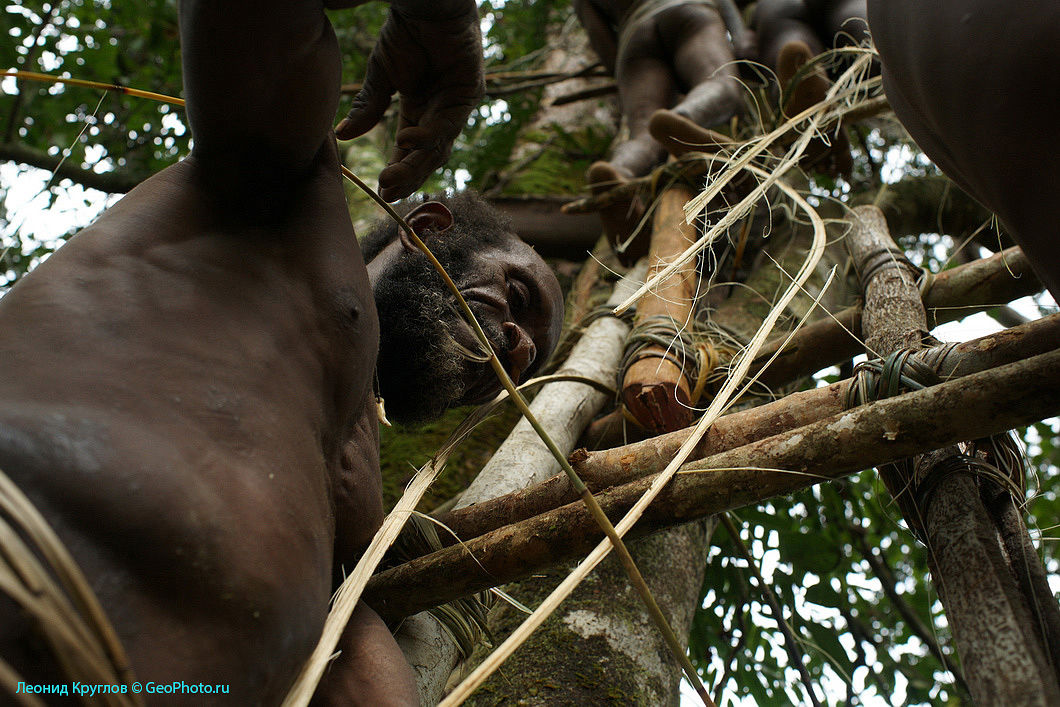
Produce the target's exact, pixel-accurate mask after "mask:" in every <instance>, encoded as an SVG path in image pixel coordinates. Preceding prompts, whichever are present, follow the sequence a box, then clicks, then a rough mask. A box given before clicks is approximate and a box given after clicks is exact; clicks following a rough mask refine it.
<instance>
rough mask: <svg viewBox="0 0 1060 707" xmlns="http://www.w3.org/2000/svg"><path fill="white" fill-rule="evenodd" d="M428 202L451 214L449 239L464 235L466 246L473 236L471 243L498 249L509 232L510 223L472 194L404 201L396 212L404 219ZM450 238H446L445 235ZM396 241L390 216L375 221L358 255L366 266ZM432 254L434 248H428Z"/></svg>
mask: <svg viewBox="0 0 1060 707" xmlns="http://www.w3.org/2000/svg"><path fill="white" fill-rule="evenodd" d="M427 201H437V202H439V203H441V204H445V206H446V207H447V208H448V209H449V211H450V212H452V214H453V226H452V229H451V232H452V233H451V235H454V236H458V237H459V236H461V235H464V236H465V237H464V238H461V239H460V240H463V241H464V242H467V237H466V235H467V234H469V235H473V236H474V239H475V240H477V241H478V242H479V243H481V244H482V245H498V244H500V243H502V242H503V241H504V239H505V237H506V235H505V234H509V233H511V232H512V225H511V222H510V221H509V220H508V219H507V218H506V217H505V216H502V215H501V213H500V212H499V211H497V210H496V209H494V208H493V207H492V206H490V205H489V202H487V201H486V200H485V199H483V198H482V196H481V195H480V194H479V193H478V192H475V191H462V192H457V193H455V194H453V195H452V196H446V195H445V194H434V195H425V196H424V197H422V198H419V199H406V200H405V201H403V202H401V204H399V205H398V207H397V208H396V209H395V210H396V211H397V212H398V213H399V214H401V215H402V216H405V215H407V214H408V213H409V212H410V211H412V210H413V209H415V208H416V207H417V206H419V205H420V204H422V203H424V202H427ZM447 235H449V234H447ZM397 237H398V223H397V221H395V220H394V219H392V218H390V217H389V216H388V217H387V218H385V219H380V220H379V221H376V222H375V223H374V224H372V226H370V227H369V229H368V232H367V233H365V234H364V236H362V237H361V253H362V254H363V255H364V261H365V262H369V261H370V260H372V259H373V258H374V257H375V256H377V255H379V251H381V250H383V248H385V247H386V246H387V245H389V244H390V243H392V242H393V241H394V239H396V238H397ZM428 246H429V247H430V248H431V250H434V246H433V245H431V244H428Z"/></svg>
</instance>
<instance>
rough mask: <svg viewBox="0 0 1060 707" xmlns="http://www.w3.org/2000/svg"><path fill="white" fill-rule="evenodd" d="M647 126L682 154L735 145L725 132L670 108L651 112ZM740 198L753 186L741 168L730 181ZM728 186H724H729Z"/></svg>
mask: <svg viewBox="0 0 1060 707" xmlns="http://www.w3.org/2000/svg"><path fill="white" fill-rule="evenodd" d="M648 129H649V130H650V131H651V135H652V137H654V138H655V139H656V140H657V141H658V142H659V143H660V144H661V145H663V146H664V147H665V148H666V150H667V152H669V153H670V154H671V155H673V156H674V157H675V158H676V157H681V156H682V155H685V154H687V153H689V152H719V151H722V150H725V149H726V148H729V149H730V150H731V148H733V147H735V146H736V145H737V144H738V143H737V142H736V141H735V140H733V139H732V138H731V137H729V136H728V135H722V134H721V133H719V132H715V131H713V130H711V129H710V128H704V127H701V126H699V125H697V124H696V123H694V122H693V121H691V120H689V119H688V118H686V117H685V116H683V115H681V114H680V113H675V112H674V111H672V110H657V111H655V112H654V113H653V114H652V116H651V121H650V122H649V123H648ZM728 187H731V188H732V193H734V194H735V195H736V196H737V197H738V198H737V200H739V199H742V198H743V197H745V196H747V195H748V194H749V193H750V192H751V190H752V189H754V187H755V181H754V178H753V177H752V176H751V175H750V174H748V173H747V172H744V171H741V172H740V173H739V174H737V175H736V177H734V178H733V180H732V181H731V182H729V185H728ZM728 187H727V188H728Z"/></svg>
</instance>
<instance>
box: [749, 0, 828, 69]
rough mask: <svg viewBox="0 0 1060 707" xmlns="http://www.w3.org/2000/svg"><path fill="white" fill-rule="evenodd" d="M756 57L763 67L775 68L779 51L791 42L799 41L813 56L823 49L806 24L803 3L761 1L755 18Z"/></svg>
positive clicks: (777, 0)
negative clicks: (756, 36) (756, 33)
mask: <svg viewBox="0 0 1060 707" xmlns="http://www.w3.org/2000/svg"><path fill="white" fill-rule="evenodd" d="M756 30H757V32H758V57H759V59H760V60H761V62H762V63H763V64H765V65H766V66H768V67H770V68H776V67H777V64H778V60H779V58H780V51H781V49H782V48H783V47H784V45H786V44H789V43H791V42H802V43H803V44H805V45H806V46H807V47H808V48H809V50H810V52H811V54H810V56H816V55H817V54H819V53H821V51H822V50H823V49H824V47H823V46H822V45H821V42H820V40H818V39H817V33H816V32H814V30H813V28H812V27H811V26H810V24H809V16H808V12H807V9H806V4H805V3H804V2H803V1H802V0H761V1H760V2H759V3H758V10H757V16H756Z"/></svg>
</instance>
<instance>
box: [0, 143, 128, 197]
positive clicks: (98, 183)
mask: <svg viewBox="0 0 1060 707" xmlns="http://www.w3.org/2000/svg"><path fill="white" fill-rule="evenodd" d="M0 160H6V161H11V162H21V163H22V164H25V165H28V166H30V167H37V168H38V169H45V170H48V171H49V172H55V176H56V177H58V178H59V179H70V180H72V181H74V182H77V183H78V184H80V185H82V186H84V187H87V188H89V189H98V190H99V191H104V192H107V193H109V194H124V193H125V192H127V191H130V190H131V189H132V188H133V187H135V186H136V185H137V184H139V183H140V182H141V181H143V180H142V179H140V178H138V177H134V176H133V175H130V174H125V173H123V172H103V173H102V174H101V173H98V172H93V171H92V170H89V169H83V168H81V167H78V166H76V165H74V164H71V163H70V161H69V160H67V161H66V162H64V163H63V164H62V165H61V166H60V167H59V169H58V170H57V171H56V169H55V166H56V165H57V164H58V162H59V160H60V157H59V156H58V155H49V154H48V153H47V152H44V151H43V150H35V149H33V148H32V147H27V146H25V145H22V144H20V143H17V142H2V143H0Z"/></svg>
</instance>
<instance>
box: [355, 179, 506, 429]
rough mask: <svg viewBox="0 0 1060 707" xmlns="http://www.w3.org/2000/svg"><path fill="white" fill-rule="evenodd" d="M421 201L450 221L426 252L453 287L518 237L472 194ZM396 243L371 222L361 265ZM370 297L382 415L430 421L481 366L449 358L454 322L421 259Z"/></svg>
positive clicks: (439, 285)
mask: <svg viewBox="0 0 1060 707" xmlns="http://www.w3.org/2000/svg"><path fill="white" fill-rule="evenodd" d="M425 200H426V201H438V202H440V203H442V204H445V206H446V207H448V208H449V210H450V211H451V212H452V214H453V225H452V226H451V227H450V228H449V230H447V231H446V232H445V233H444V234H443V235H441V236H438V237H435V238H430V239H428V240H427V246H428V247H429V248H430V249H431V252H432V253H434V255H435V256H436V257H437V258H438V260H439V262H440V263H441V264H442V266H443V267H444V268H445V269H446V271H447V272H448V273H449V274H450V276H452V277H453V278H454V279H455V280H456V281H457V282H460V281H461V279H463V278H464V276H465V275H466V273H467V272H468V271H469V269H470V268H473V267H475V266H476V265H475V263H476V262H477V261H476V256H477V254H478V253H479V252H481V250H482V249H483V247H484V246H502V247H503V246H504V245H505V244H506V243H507V242H508V241H509V240H510V239H515V238H517V236H515V235H514V234H513V232H512V230H511V225H510V223H509V222H508V220H507V219H506V218H504V217H503V216H501V215H500V214H499V213H498V212H497V211H496V210H495V209H494V208H493V207H491V206H490V205H489V204H488V203H487V202H486V201H485V199H483V198H482V197H481V196H479V195H478V194H476V193H472V192H463V193H460V194H456V195H454V196H450V197H445V196H442V197H427V198H426V199H425ZM420 203H423V202H422V201H414V202H409V203H406V204H404V205H403V206H404V208H403V209H399V210H398V213H402V212H404V213H408V212H409V211H411V210H412V209H414V208H415V207H416V206H418V205H419V204H420ZM397 237H398V225H397V223H395V222H394V220H393V219H387V220H386V221H381V222H379V223H377V224H376V225H375V227H374V228H372V229H371V230H370V231H369V232H368V234H367V235H366V236H365V238H364V240H363V241H362V243H361V250H362V252H363V253H364V258H365V260H366V261H369V260H371V259H372V258H374V257H375V256H376V255H378V254H379V252H380V251H381V250H382V249H383V248H385V247H386V246H387V245H388V244H389V243H391V242H393V241H394V239H396V238H397ZM373 291H374V294H375V303H376V310H377V312H378V313H379V324H380V333H379V346H380V348H379V360H378V363H377V370H378V373H379V385H380V391H381V393H382V395H383V397H384V398H385V399H386V401H387V411H388V413H390V416H391V419H393V420H394V421H396V422H398V423H400V424H403V425H416V424H420V423H423V422H426V421H428V420H432V419H435V418H437V417H438V416H439V415H441V414H442V413H443V412H444V411H445V410H446V409H447V408H449V407H451V406H452V405H454V404H456V403H457V401H459V400H460V399H462V397H463V396H464V394H465V393H466V392H467V390H466V384H467V381H468V378H469V371H470V370H471V369H475V368H478V369H485V368H486V364H484V363H482V362H474V361H470V360H468V359H467V358H466V357H463V356H460V355H456V354H454V352H453V348H452V343H453V341H452V331H453V327H454V326H456V322H458V321H459V319H460V317H459V315H458V314H457V310H456V307H455V303H454V301H453V298H452V296H451V295H450V294H449V292H448V290H447V289H446V288H445V285H444V283H443V282H442V279H441V277H439V276H438V274H437V273H436V272H435V271H434V268H433V267H432V266H431V264H430V262H429V261H428V259H427V257H426V256H425V255H424V254H423V253H420V252H419V251H415V252H405V254H404V255H403V256H402V257H401V258H399V259H397V260H396V261H395V262H394V263H393V264H391V265H390V267H389V268H388V269H387V272H386V273H385V275H384V277H382V278H381V279H380V281H378V282H376V283H373ZM471 305H472V307H474V306H475V305H476V303H474V302H473V303H471ZM481 323H482V326H483V328H484V329H486V334H487V335H488V336H489V337H490V339H491V341H494V342H500V343H503V342H504V341H505V339H506V335H505V334H504V332H502V331H500V330H499V329H497V328H496V327H495V326H493V327H491V326H490V325H489V322H485V321H484V322H481ZM504 348H506V347H502V350H503V349H504Z"/></svg>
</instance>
